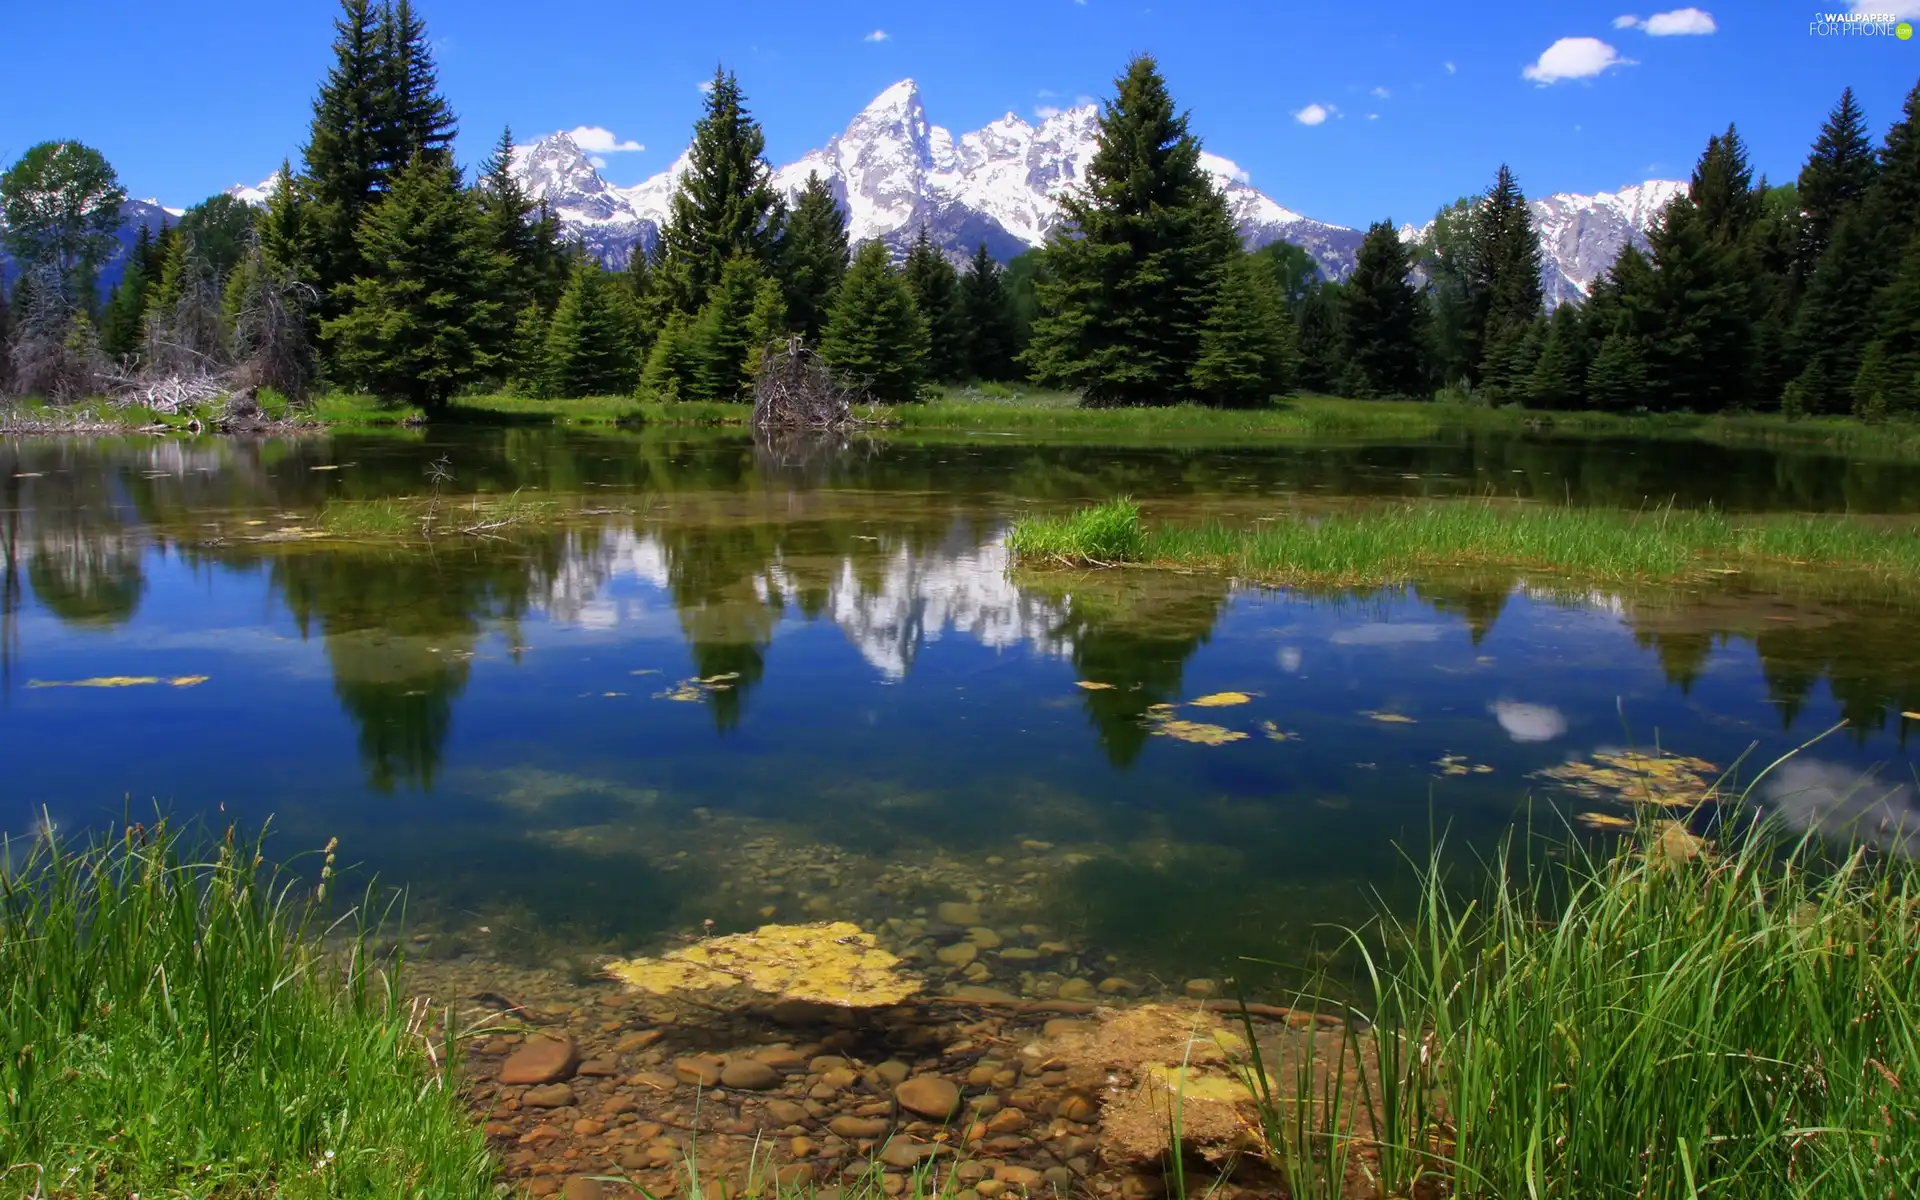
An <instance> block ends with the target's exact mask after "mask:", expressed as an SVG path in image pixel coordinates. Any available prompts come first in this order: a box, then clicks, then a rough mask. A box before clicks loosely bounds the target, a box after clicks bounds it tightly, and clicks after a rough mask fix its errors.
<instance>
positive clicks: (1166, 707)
mask: <svg viewBox="0 0 1920 1200" xmlns="http://www.w3.org/2000/svg"><path fill="white" fill-rule="evenodd" d="M1179 707H1180V706H1179V705H1178V704H1149V705H1147V711H1148V712H1149V713H1170V712H1172V711H1173V710H1174V709H1176V708H1179Z"/></svg>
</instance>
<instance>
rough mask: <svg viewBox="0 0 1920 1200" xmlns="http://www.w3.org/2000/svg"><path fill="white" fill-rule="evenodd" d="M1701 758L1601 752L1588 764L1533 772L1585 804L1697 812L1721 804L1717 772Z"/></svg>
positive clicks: (1577, 761) (1575, 762)
mask: <svg viewBox="0 0 1920 1200" xmlns="http://www.w3.org/2000/svg"><path fill="white" fill-rule="evenodd" d="M1717 770H1718V768H1717V767H1715V766H1714V765H1713V764H1712V763H1710V762H1708V761H1706V760H1705V759H1703V758H1688V757H1686V756H1685V755H1680V754H1642V753H1640V752H1639V751H1637V750H1601V751H1598V752H1596V753H1594V754H1593V755H1592V756H1591V760H1590V761H1584V760H1581V759H1572V760H1569V761H1567V762H1564V763H1561V764H1560V765H1559V766H1557V767H1548V768H1546V769H1545V770H1542V771H1536V772H1534V777H1535V778H1538V779H1544V780H1547V781H1549V782H1551V783H1554V784H1556V785H1558V786H1559V787H1560V788H1561V789H1563V790H1564V791H1567V792H1569V793H1571V794H1573V795H1575V796H1579V797H1581V798H1582V799H1585V800H1611V801H1613V802H1615V803H1618V804H1651V805H1654V806H1656V807H1659V808H1697V807H1698V806H1700V805H1702V804H1706V803H1708V802H1710V801H1713V800H1715V799H1718V797H1717V796H1716V794H1715V792H1714V774H1713V773H1714V772H1715V771H1717Z"/></svg>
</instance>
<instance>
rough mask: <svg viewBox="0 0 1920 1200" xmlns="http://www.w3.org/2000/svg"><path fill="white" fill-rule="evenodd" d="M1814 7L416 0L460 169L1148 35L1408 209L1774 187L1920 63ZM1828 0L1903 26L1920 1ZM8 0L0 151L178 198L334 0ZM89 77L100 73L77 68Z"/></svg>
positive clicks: (289, 149)
mask: <svg viewBox="0 0 1920 1200" xmlns="http://www.w3.org/2000/svg"><path fill="white" fill-rule="evenodd" d="M1634 2H1635V3H1637V2H1638V0H1634ZM1816 3H1819V0H1812V2H1809V0H1796V2H1794V3H1787V2H1786V0H1740V2H1739V3H1737V4H1735V3H1733V2H1732V0H1725V2H1723V3H1718V4H1713V3H1709V4H1705V5H1704V6H1703V7H1702V8H1699V9H1662V8H1644V7H1643V8H1637V9H1636V8H1633V7H1632V5H1631V4H1630V3H1628V0H1609V2H1607V3H1592V2H1588V0H1550V2H1549V0H1532V2H1530V3H1502V4H1492V3H1485V2H1473V3H1466V2H1458V3H1447V4H1435V3H1431V2H1427V3H1418V2H1402V0H1375V2H1374V3H1371V4H1326V3H1313V4H1305V3H1300V4H1296V3H1283V2H1278V0H1267V2H1264V3H1263V2H1259V0H1179V2H1176V0H1084V3H1083V2H1081V0H967V2H966V3H964V4H957V3H936V4H911V3H900V2H898V0H895V2H893V3H865V2H857V3H856V2H850V0H814V2H812V3H804V4H800V3H793V2H791V0H786V2H780V3H762V2H758V0H755V2H751V3H743V2H729V0H708V2H705V3H698V2H696V3H676V4H655V3H620V2H618V0H601V2H599V3H595V4H580V3H565V2H561V3H548V4H530V3H521V4H507V3H503V2H501V0H458V2H455V0H419V4H420V8H421V11H422V12H423V13H424V15H425V16H426V19H427V21H428V26H429V29H430V31H431V33H432V35H433V37H434V38H435V39H436V42H437V44H438V47H439V55H440V65H441V80H442V84H443V86H444V90H445V91H446V93H447V95H448V98H449V99H450V100H451V101H452V103H453V106H454V108H455V110H456V111H457V112H458V113H459V115H460V118H461V128H462V139H461V146H460V150H461V156H462V158H463V159H465V160H468V161H471V160H473V159H476V158H478V157H479V156H481V155H482V154H484V152H485V150H486V148H487V145H488V144H489V143H490V142H491V141H492V140H493V139H494V138H495V137H496V136H497V135H498V133H499V131H500V128H501V126H502V125H503V124H505V123H509V122H510V123H511V124H512V126H513V128H514V130H515V132H516V134H517V135H519V136H520V137H521V138H522V140H526V139H528V138H530V137H531V136H532V135H535V134H539V133H545V132H550V131H552V130H556V129H572V128H575V127H578V126H594V127H598V128H601V129H605V130H608V131H611V134H612V135H613V138H614V139H616V140H617V141H618V142H619V143H622V144H625V143H638V144H640V145H642V146H644V147H645V149H643V150H624V151H617V152H609V153H608V154H606V155H605V157H606V160H607V163H608V166H607V169H606V174H607V176H608V178H609V179H611V180H612V181H613V182H615V183H618V184H631V183H635V182H638V181H639V180H640V179H643V178H645V177H646V176H648V175H651V174H653V173H655V172H657V171H659V170H661V169H662V168H664V167H665V166H666V164H667V163H669V162H671V161H672V159H673V158H674V156H675V155H676V154H677V153H678V152H679V150H680V149H681V147H682V146H683V145H684V144H685V142H686V139H687V133H688V128H689V126H690V125H691V123H692V121H693V120H694V118H695V117H696V116H697V115H698V111H699V103H700V94H699V91H698V87H697V85H698V84H699V82H700V81H701V80H702V79H704V78H706V77H707V76H708V75H709V74H711V72H712V69H713V65H714V63H715V62H716V61H721V62H724V63H726V64H727V65H728V66H729V67H731V68H733V69H734V70H735V71H737V72H738V73H739V75H740V78H741V81H742V84H743V85H744V87H745V88H746V90H747V94H748V97H749V99H750V101H751V103H752V105H753V107H754V109H755V110H756V112H757V113H758V115H759V116H760V117H761V119H762V120H763V122H764V123H765V125H766V128H767V137H768V153H769V156H770V157H772V158H773V159H774V160H775V162H784V161H787V160H790V159H792V158H794V157H797V156H798V155H799V154H801V153H802V152H804V151H805V150H807V149H809V148H810V147H813V146H816V145H819V144H820V143H822V142H824V141H825V140H826V139H827V138H828V137H830V136H831V135H832V134H833V133H835V132H836V131H838V130H839V129H840V128H841V127H842V126H843V125H844V124H845V122H846V120H847V119H848V118H849V117H850V116H852V115H853V114H854V113H855V112H856V111H858V110H859V109H860V108H861V107H862V106H863V105H865V104H866V103H867V102H868V101H869V100H870V99H872V98H873V96H874V95H876V94H877V93H879V92H880V91H881V90H882V89H884V88H885V87H886V86H887V85H888V84H890V83H892V82H894V81H895V80H898V79H901V78H905V77H908V76H911V77H913V78H914V79H916V80H918V81H919V83H920V86H921V91H922V95H923V97H924V99H925V102H926V106H927V110H928V116H929V118H930V119H931V120H933V121H934V122H935V123H937V124H941V125H945V126H947V127H948V128H949V129H952V130H954V131H955V132H960V131H964V130H967V129H972V128H976V127H978V126H980V125H982V124H985V123H986V122H987V121H990V120H992V119H994V118H995V117H997V116H999V115H1000V114H1002V113H1004V112H1007V111H1009V110H1012V111H1015V112H1018V113H1020V114H1021V115H1023V116H1026V117H1028V118H1029V119H1031V118H1032V117H1033V116H1034V113H1035V112H1036V110H1038V109H1040V108H1042V107H1044V106H1046V105H1058V104H1070V103H1072V102H1073V101H1074V99H1075V98H1076V97H1080V96H1093V97H1100V96H1104V95H1106V94H1108V92H1109V91H1110V90H1111V81H1112V79H1113V76H1114V75H1115V74H1117V73H1118V71H1119V70H1120V68H1121V67H1122V65H1123V64H1124V63H1125V61H1126V59H1127V58H1128V57H1129V55H1131V54H1132V53H1134V52H1137V51H1140V50H1147V51H1151V52H1152V53H1154V54H1155V55H1157V56H1158V57H1159V58H1160V61H1161V64H1162V66H1163V68H1164V70H1165V71H1166V73H1167V75H1168V78H1169V81H1170V83H1171V85H1172V87H1173V90H1174V94H1175V96H1176V97H1177V99H1178V100H1179V101H1180V102H1181V103H1182V104H1183V105H1185V106H1187V107H1188V108H1190V109H1191V110H1192V114H1193V124H1194V129H1195V131H1196V132H1197V133H1199V134H1200V135H1201V136H1202V138H1203V139H1204V141H1205V142H1206V145H1207V148H1208V149H1210V150H1212V151H1214V152H1216V153H1219V154H1222V155H1225V156H1227V157H1228V158H1231V159H1233V160H1235V161H1236V162H1238V163H1239V164H1240V166H1241V167H1243V168H1244V169H1245V170H1246V171H1247V172H1248V174H1249V176H1250V177H1251V181H1252V182H1253V183H1254V184H1255V185H1256V186H1258V187H1260V188H1261V189H1262V190H1264V191H1266V192H1267V193H1268V194H1269V195H1271V196H1272V197H1273V198H1274V199H1276V200H1278V201H1280V202H1281V203H1282V204H1285V205H1287V206H1288V207H1291V208H1293V209H1296V210H1298V211H1300V212H1304V213H1307V214H1308V215H1310V216H1314V217H1318V218H1320V219H1322V220H1329V221H1334V222H1337V223H1340V224H1346V225H1364V224H1365V223H1366V222H1368V221H1370V220H1374V219H1378V218H1382V217H1391V218H1393V219H1394V220H1395V221H1406V220H1424V219H1425V218H1426V217H1427V216H1429V215H1431V213H1432V212H1433V210H1434V209H1435V208H1436V207H1438V206H1439V205H1441V204H1442V203H1444V202H1446V201H1447V200H1449V199H1451V198H1453V197H1455V196H1457V195H1460V194H1463V193H1465V192H1470V191H1477V190H1480V189H1481V188H1482V187H1484V186H1485V184H1486V182H1487V180H1488V179H1489V178H1490V177H1491V175H1492V174H1493V171H1494V168H1495V167H1496V166H1497V165H1498V164H1499V163H1500V162H1502V161H1506V162H1508V163H1510V164H1512V165H1513V167H1514V168H1515V169H1516V170H1517V171H1518V172H1519V174H1520V179H1521V182H1522V184H1523V185H1524V186H1525V187H1526V188H1527V190H1528V191H1529V192H1530V193H1545V192H1550V191H1567V190H1570V191H1595V190H1602V189H1611V188H1615V187H1618V186H1620V185H1622V184H1626V183H1631V182H1636V181H1639V180H1641V179H1645V178H1648V177H1654V176H1663V177H1681V178H1684V176H1685V173H1686V172H1687V170H1688V168H1689V167H1690V166H1691V164H1692V161H1693V159H1694V157H1695V156H1696V155H1697V154H1698V153H1699V151H1700V149H1701V147H1702V146H1703V145H1704V144H1705V142H1706V139H1707V136H1708V135H1709V134H1710V133H1713V132H1715V131H1716V130H1719V129H1721V128H1724V127H1725V126H1726V124H1727V123H1728V122H1729V121H1737V122H1738V123H1739V125H1740V128H1741V131H1742V133H1743V134H1744V136H1745V137H1746V138H1747V139H1748V142H1749V144H1750V146H1751V147H1752V149H1753V152H1754V159H1755V164H1756V166H1757V167H1759V168H1760V169H1762V170H1764V171H1765V172H1767V173H1768V174H1769V175H1771V176H1773V177H1774V178H1776V179H1786V178H1790V177H1791V176H1792V175H1794V174H1795V173H1796V172H1797V171H1798V169H1799V164H1800V162H1801V160H1802V159H1803V157H1804V156H1805V153H1806V149H1807V146H1808V144H1809V143H1810V142H1811V141H1812V139H1813V137H1814V135H1815V133H1816V132H1817V130H1818V127H1819V122H1820V120H1821V118H1822V116H1823V115H1824V114H1825V112H1826V111H1827V109H1828V108H1829V107H1830V106H1831V105H1832V104H1833V102H1834V100H1835V99H1836V97H1837V96H1838V95H1839V93H1840V89H1841V88H1842V87H1843V86H1846V85H1848V84H1851V85H1852V86H1853V87H1854V88H1855V89H1856V91H1857V92H1858V93H1859V94H1860V96H1861V98H1862V100H1863V101H1864V103H1865V105H1866V108H1867V111H1868V114H1869V116H1870V117H1871V119H1872V121H1873V123H1874V128H1875V133H1876V136H1877V135H1878V134H1879V133H1880V132H1881V131H1883V130H1884V128H1885V126H1886V124H1887V123H1888V122H1890V121H1891V120H1892V118H1893V117H1894V116H1895V115H1896V113H1897V111H1898V108H1899V104H1900V102H1901V100H1902V98H1903V97H1904V95H1905V93H1906V92H1907V90H1908V89H1910V88H1911V87H1913V85H1914V83H1915V81H1916V79H1920V36H1916V37H1915V38H1914V39H1912V40H1910V41H1899V40H1896V39H1895V38H1892V37H1832V36H1829V37H1820V36H1815V35H1813V34H1812V33H1810V31H1809V18H1810V16H1812V15H1813V11H1814V7H1815V4H1816ZM1825 3H1826V4H1828V5H1830V6H1831V8H1832V9H1833V10H1836V11H1840V10H1847V9H1849V8H1854V7H1858V8H1860V9H1862V10H1863V11H1871V12H1880V11H1891V12H1895V13H1898V14H1899V15H1901V16H1909V17H1916V18H1920V0H1825ZM9 7H10V8H11V9H12V11H10V12H9V13H8V14H7V16H6V18H5V25H6V27H7V33H6V37H7V41H8V42H9V43H10V45H11V46H12V47H14V48H15V49H14V52H13V53H12V54H10V55H9V56H8V57H9V59H10V60H11V61H10V62H9V63H8V67H7V70H6V71H5V73H4V74H3V75H0V159H4V160H6V161H11V160H12V159H13V158H14V157H16V156H17V155H18V154H19V153H20V152H21V151H22V150H24V149H25V148H26V147H27V146H29V145H31V144H32V143H34V142H36V141H40V140H43V139H46V138H53V137H77V138H80V139H82V140H84V141H86V142H88V143H91V144H93V145H95V146H98V147H99V148H100V149H101V150H103V151H104V152H105V153H106V154H107V156H108V158H109V159H110V160H112V162H113V163H114V165H115V166H116V167H117V168H118V169H119V172H120V175H121V178H122V180H123V182H124V183H125V184H126V186H127V188H128V190H129V192H130V193H132V194H133V195H136V196H158V197H159V198H160V199H161V200H162V201H163V202H164V203H167V204H170V205H184V204H188V203H191V202H193V201H195V200H197V199H199V198H201V197H204V196H205V195H207V194H208V193H210V192H213V191H216V190H218V189H220V188H222V187H225V186H226V185H228V184H230V183H234V182H242V181H244V182H255V181H258V180H259V179H261V178H262V177H263V176H265V175H267V174H269V173H270V172H271V170H272V169H273V168H274V167H276V166H277V165H278V164H279V162H280V159H281V158H282V156H285V155H292V154H296V153H297V150H298V147H299V145H300V143H301V142H302V141H303V140H304V138H305V134H306V126H307V121H308V118H309V115H310V103H311V99H312V95H313V92H314V89H315V87H316V86H317V84H318V82H319V80H320V78H321V76H322V74H323V72H324V71H325V68H326V66H327V63H328V58H329V51H328V43H329V40H330V37H331V26H330V21H331V17H332V14H333V12H334V11H335V9H334V6H333V5H332V4H331V3H327V2H324V0H272V2H271V3H261V2H260V0H194V2H193V3H190V4H186V5H158V4H154V3H152V2H151V0H137V2H133V0H64V2H62V3H58V4H33V3H29V2H28V0H15V2H14V3H13V4H10V5H9ZM1662 13H1665V14H1666V15H1665V16H1660V14H1662ZM1628 17H1635V18H1638V20H1637V21H1636V22H1635V23H1631V24H1629V23H1628V22H1627V21H1626V18H1628ZM1707 29H1711V30H1712V32H1704V31H1705V30H1707ZM881 34H884V36H880V35H881ZM1562 39H1592V40H1591V41H1563V40H1562ZM1556 44H1557V45H1556ZM20 47H35V48H38V50H37V52H36V53H34V54H31V55H22V54H20V53H19V51H18V48H20ZM75 56H81V57H84V59H85V60H86V63H87V66H86V69H85V70H84V72H80V71H76V70H75V68H74V66H73V59H74V57H75ZM82 78H84V79H88V80H93V81H97V83H96V85H95V86H91V87H76V86H74V85H75V82H76V80H78V79H82ZM1303 116H1304V117H1305V118H1306V119H1305V120H1303V119H1302V117H1303ZM1316 117H1320V118H1323V119H1320V120H1319V121H1318V123H1309V122H1311V121H1313V119H1314V118H1316Z"/></svg>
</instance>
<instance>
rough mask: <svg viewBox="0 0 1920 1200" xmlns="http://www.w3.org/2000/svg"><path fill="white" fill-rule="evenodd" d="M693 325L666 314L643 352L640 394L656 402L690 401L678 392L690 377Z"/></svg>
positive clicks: (682, 315) (683, 316)
mask: <svg viewBox="0 0 1920 1200" xmlns="http://www.w3.org/2000/svg"><path fill="white" fill-rule="evenodd" d="M692 326H693V322H692V320H691V319H690V318H689V317H688V316H687V315H686V314H685V313H681V312H672V313H668V314H667V316H666V318H665V320H664V321H663V323H662V324H661V326H660V331H659V333H658V334H657V335H655V337H654V339H653V346H652V347H651V348H650V349H649V350H648V351H647V365H646V367H645V368H644V369H643V370H642V371H641V372H640V390H641V391H642V392H645V393H646V394H647V395H650V396H652V397H654V398H656V399H660V400H683V399H692V397H690V396H688V395H686V394H685V393H684V392H683V391H682V390H681V389H682V381H683V380H686V379H689V378H691V377H692V375H693V371H694V366H695V360H694V353H693V336H692V335H693V329H692Z"/></svg>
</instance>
